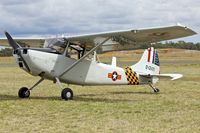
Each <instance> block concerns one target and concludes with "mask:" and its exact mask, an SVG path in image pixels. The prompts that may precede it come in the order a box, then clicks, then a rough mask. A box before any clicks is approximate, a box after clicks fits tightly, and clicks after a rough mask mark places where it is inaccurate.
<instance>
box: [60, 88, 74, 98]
mask: <svg viewBox="0 0 200 133" xmlns="http://www.w3.org/2000/svg"><path fill="white" fill-rule="evenodd" d="M61 98H62V99H65V100H72V99H73V91H72V90H71V89H70V88H65V89H63V90H62V92H61Z"/></svg>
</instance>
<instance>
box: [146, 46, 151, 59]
mask: <svg viewBox="0 0 200 133" xmlns="http://www.w3.org/2000/svg"><path fill="white" fill-rule="evenodd" d="M150 59H151V48H149V49H148V60H147V61H148V62H150Z"/></svg>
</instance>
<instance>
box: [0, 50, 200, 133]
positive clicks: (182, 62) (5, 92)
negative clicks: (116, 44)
mask: <svg viewBox="0 0 200 133" xmlns="http://www.w3.org/2000/svg"><path fill="white" fill-rule="evenodd" d="M159 53H160V62H161V65H162V67H161V72H162V73H182V74H183V75H184V77H183V78H182V79H180V80H177V81H161V82H159V83H158V84H157V87H158V88H160V91H161V92H160V93H159V94H154V93H152V90H151V89H150V87H149V86H98V87H81V86H73V85H70V88H73V91H74V94H75V97H74V100H72V101H63V100H61V98H60V91H61V90H60V89H59V87H57V85H55V84H53V83H52V82H51V81H44V82H43V83H42V84H40V85H39V86H38V87H37V88H35V90H33V91H32V92H31V97H30V98H29V99H25V100H24V99H19V98H18V96H17V93H18V89H19V88H20V87H21V86H28V87H30V86H31V85H32V84H33V83H34V82H36V81H37V80H38V79H39V78H38V77H32V76H30V75H28V74H27V73H25V72H24V71H22V70H20V69H19V68H18V67H17V66H16V65H15V63H14V60H13V58H10V57H9V58H8V57H6V58H0V132H1V133H10V132H20V133H22V132H24V133H29V132H33V133H36V132H37V133H40V132H41V133H44V132H46V133H47V132H48V133H62V132H63V133H64V132H85V133H87V132H92V133H93V132H106V133H107V132H108V133H109V132H115V133H126V132H133V133H134V132H135V133H157V132H159V133H160V132H162V133H188V132H192V133H193V132H194V133H195V132H200V119H199V118H200V52H196V51H184V50H174V49H169V50H159ZM141 54H142V52H141V50H137V51H134V52H133V51H126V52H120V53H113V52H111V53H106V54H104V55H100V59H101V61H104V62H107V63H108V62H110V60H111V59H110V58H111V57H112V56H113V55H115V56H116V55H117V57H118V58H119V59H118V61H119V63H118V64H119V65H120V66H123V65H127V64H128V65H130V64H132V63H131V62H136V61H137V60H139V58H140V56H141Z"/></svg>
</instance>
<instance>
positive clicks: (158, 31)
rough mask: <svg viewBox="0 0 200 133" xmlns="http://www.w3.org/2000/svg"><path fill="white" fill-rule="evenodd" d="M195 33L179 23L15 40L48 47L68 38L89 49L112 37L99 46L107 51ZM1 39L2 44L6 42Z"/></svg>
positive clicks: (75, 43) (34, 45)
mask: <svg viewBox="0 0 200 133" xmlns="http://www.w3.org/2000/svg"><path fill="white" fill-rule="evenodd" d="M194 34H197V33H196V32H195V31H193V30H192V29H190V28H188V27H185V26H183V25H180V24H178V25H176V26H168V27H160V28H148V29H129V30H119V31H110V32H102V33H94V34H85V35H77V36H66V37H60V38H24V39H22V38H15V40H16V41H17V42H18V43H19V44H20V45H22V46H23V45H25V46H26V45H28V46H30V47H42V45H43V44H44V47H48V46H49V45H51V44H52V43H57V42H59V43H60V42H62V41H64V40H66V41H70V42H71V43H72V44H73V45H77V46H80V47H81V48H82V47H84V48H86V49H87V50H91V49H92V48H93V47H95V46H96V45H97V44H99V43H101V42H102V41H103V40H105V39H107V38H110V39H109V40H108V41H107V42H106V43H104V44H103V45H102V46H101V47H99V49H100V50H99V51H100V52H107V51H120V50H127V49H132V48H137V47H138V46H139V45H140V44H145V43H154V42H160V41H165V40H171V39H177V38H181V37H187V36H191V35H194ZM1 41H5V40H1ZM1 41H0V43H1V44H4V43H5V42H1ZM62 43H63V42H62ZM62 43H61V44H62ZM5 44H7V43H5Z"/></svg>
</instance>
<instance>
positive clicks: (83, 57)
mask: <svg viewBox="0 0 200 133" xmlns="http://www.w3.org/2000/svg"><path fill="white" fill-rule="evenodd" d="M109 39H110V37H108V38H106V39H105V40H104V41H102V42H101V43H99V44H98V45H96V46H95V47H94V48H93V49H91V50H90V51H89V52H87V53H86V54H85V55H84V56H82V57H81V58H80V59H79V60H77V61H76V62H74V63H73V64H72V65H71V66H69V67H68V68H66V69H65V71H64V72H63V73H61V74H60V75H59V76H58V78H60V77H62V76H63V75H64V74H66V73H67V72H68V71H69V70H71V69H72V68H73V67H74V66H76V65H77V64H79V63H80V62H81V61H82V60H83V59H85V58H86V57H87V56H88V55H89V54H91V53H92V52H94V51H95V50H96V49H97V48H98V47H99V46H101V45H103V44H104V43H106V42H107V41H108V40H109Z"/></svg>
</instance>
